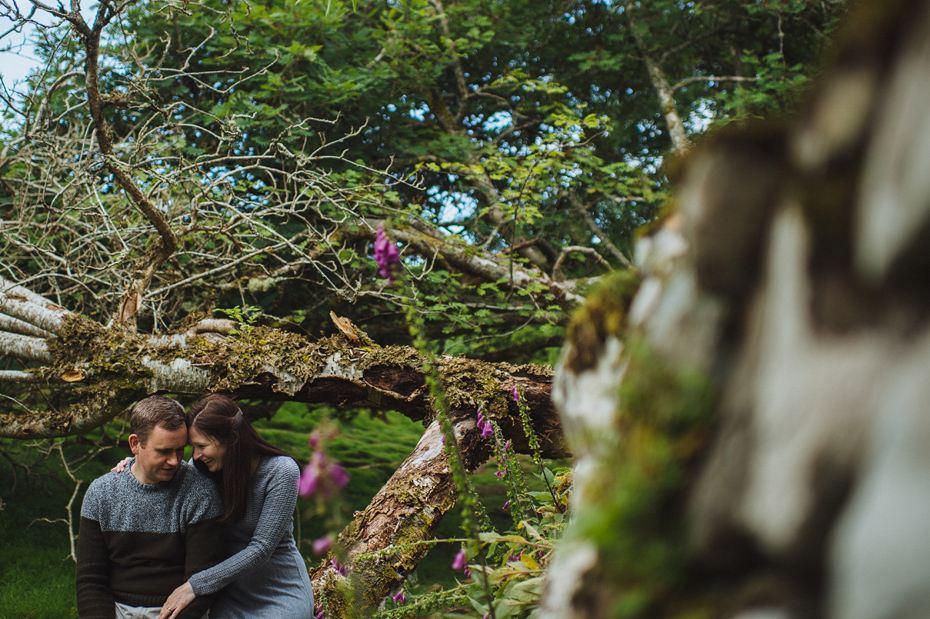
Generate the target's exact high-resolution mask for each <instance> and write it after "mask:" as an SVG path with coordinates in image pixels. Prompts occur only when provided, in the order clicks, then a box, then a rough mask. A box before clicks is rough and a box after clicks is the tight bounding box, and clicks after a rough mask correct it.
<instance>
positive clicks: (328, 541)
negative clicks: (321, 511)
mask: <svg viewBox="0 0 930 619" xmlns="http://www.w3.org/2000/svg"><path fill="white" fill-rule="evenodd" d="M332 545H333V538H331V537H330V536H329V535H325V536H323V537H321V538H320V539H315V540H313V546H312V548H313V554H316V555H321V554H323V553H324V552H326V551H327V550H329V549H330V547H331V546H332Z"/></svg>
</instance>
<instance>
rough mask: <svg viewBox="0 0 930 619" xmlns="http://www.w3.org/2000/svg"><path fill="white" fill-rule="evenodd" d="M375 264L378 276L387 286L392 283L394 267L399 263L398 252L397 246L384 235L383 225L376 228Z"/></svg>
mask: <svg viewBox="0 0 930 619" xmlns="http://www.w3.org/2000/svg"><path fill="white" fill-rule="evenodd" d="M375 262H377V263H378V275H379V276H380V277H383V278H385V279H386V280H388V285H389V286H390V285H391V284H393V283H394V265H395V264H399V263H400V252H398V251H397V245H395V244H394V242H393V241H391V239H389V238H388V237H387V235H386V234H385V233H384V224H383V223H382V224H381V225H379V226H378V231H377V232H376V233H375Z"/></svg>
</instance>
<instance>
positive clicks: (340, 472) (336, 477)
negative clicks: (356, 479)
mask: <svg viewBox="0 0 930 619" xmlns="http://www.w3.org/2000/svg"><path fill="white" fill-rule="evenodd" d="M329 478H330V479H332V480H333V484H335V485H336V487H337V488H345V486H346V484H347V483H349V474H348V473H346V470H345V469H344V468H342V465H341V464H339V463H338V462H333V463H332V464H330V465H329Z"/></svg>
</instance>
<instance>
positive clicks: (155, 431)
mask: <svg viewBox="0 0 930 619" xmlns="http://www.w3.org/2000/svg"><path fill="white" fill-rule="evenodd" d="M148 442H149V443H158V444H160V445H166V446H167V445H172V444H180V446H181V447H183V446H184V445H186V444H187V426H184V425H182V426H181V427H179V428H175V429H174V430H169V429H167V428H165V427H164V426H155V427H154V428H152V431H151V432H150V433H149V438H148Z"/></svg>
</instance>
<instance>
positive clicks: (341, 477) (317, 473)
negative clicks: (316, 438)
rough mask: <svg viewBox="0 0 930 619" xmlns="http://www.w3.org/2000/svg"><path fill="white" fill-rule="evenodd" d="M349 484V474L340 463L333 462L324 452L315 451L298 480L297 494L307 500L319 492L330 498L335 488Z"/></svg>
mask: <svg viewBox="0 0 930 619" xmlns="http://www.w3.org/2000/svg"><path fill="white" fill-rule="evenodd" d="M347 483H349V474H348V473H347V472H346V470H345V469H344V468H342V465H341V464H339V463H338V462H331V461H330V460H329V459H328V458H327V457H326V454H325V453H323V452H322V451H319V450H318V451H315V452H313V455H312V456H311V457H310V462H309V463H307V466H305V467H304V470H303V472H302V473H301V474H300V479H298V480H297V493H298V494H299V495H300V496H302V497H304V498H306V497H309V496H312V495H313V494H315V493H317V492H319V493H320V495H321V496H323V497H324V498H329V497H330V496H332V494H333V490H334V489H335V488H343V487H345V485H346V484H347Z"/></svg>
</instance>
